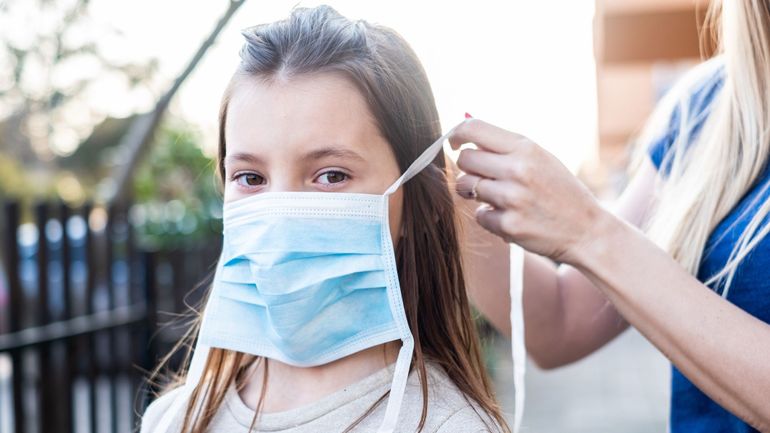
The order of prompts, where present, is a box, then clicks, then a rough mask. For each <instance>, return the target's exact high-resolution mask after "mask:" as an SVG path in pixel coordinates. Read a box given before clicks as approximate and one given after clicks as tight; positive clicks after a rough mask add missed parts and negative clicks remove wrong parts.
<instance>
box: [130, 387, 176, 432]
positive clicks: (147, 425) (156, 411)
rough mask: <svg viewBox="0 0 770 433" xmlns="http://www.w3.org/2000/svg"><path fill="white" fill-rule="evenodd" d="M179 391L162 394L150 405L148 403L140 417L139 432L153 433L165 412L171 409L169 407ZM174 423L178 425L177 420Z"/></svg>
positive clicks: (174, 390)
mask: <svg viewBox="0 0 770 433" xmlns="http://www.w3.org/2000/svg"><path fill="white" fill-rule="evenodd" d="M181 391H182V387H178V388H174V389H173V390H171V391H168V392H166V393H164V394H163V395H161V396H160V397H158V398H156V399H155V400H154V401H153V402H152V403H150V405H149V406H147V409H146V410H145V411H144V414H143V415H142V421H141V429H140V430H139V432H140V433H153V432H154V430H155V427H157V425H158V424H159V423H160V420H161V418H163V415H165V414H166V412H168V411H169V409H171V405H172V404H173V403H174V400H175V399H176V397H177V396H178V395H179V393H180V392H181ZM177 418H178V417H177ZM175 422H176V423H177V424H178V423H179V420H178V419H177V420H175ZM180 427H181V426H180Z"/></svg>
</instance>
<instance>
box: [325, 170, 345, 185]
mask: <svg viewBox="0 0 770 433" xmlns="http://www.w3.org/2000/svg"><path fill="white" fill-rule="evenodd" d="M346 180H348V175H347V174H345V173H343V172H341V171H327V172H326V173H323V174H321V175H320V176H318V182H319V183H322V184H325V185H331V184H335V183H340V182H344V181H346Z"/></svg>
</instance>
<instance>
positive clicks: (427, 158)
mask: <svg viewBox="0 0 770 433" xmlns="http://www.w3.org/2000/svg"><path fill="white" fill-rule="evenodd" d="M455 128H457V126H455V127H454V128H452V129H450V130H449V132H447V133H446V134H444V135H442V136H441V138H439V139H438V140H436V141H434V142H433V144H431V145H430V146H428V148H427V149H425V151H424V152H422V155H420V156H418V157H417V159H415V160H414V162H413V163H412V165H410V166H409V168H407V169H406V171H404V174H402V175H401V177H399V178H398V179H396V181H395V182H393V185H391V186H390V188H388V190H387V191H385V194H384V195H391V194H393V193H394V192H396V191H397V190H398V188H399V187H400V186H401V185H403V184H405V183H406V182H407V181H408V180H409V179H411V178H413V177H414V176H415V175H416V174H417V173H419V172H421V171H422V169H424V168H425V167H427V166H428V165H430V163H431V162H433V160H434V159H436V155H438V153H439V152H440V151H441V148H442V147H443V146H444V140H446V139H447V137H449V134H451V133H452V131H454V130H455Z"/></svg>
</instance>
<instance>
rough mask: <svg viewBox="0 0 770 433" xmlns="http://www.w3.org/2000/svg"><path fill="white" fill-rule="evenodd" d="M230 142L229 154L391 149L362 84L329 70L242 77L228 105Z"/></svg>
mask: <svg viewBox="0 0 770 433" xmlns="http://www.w3.org/2000/svg"><path fill="white" fill-rule="evenodd" d="M225 141H226V143H227V148H228V153H231V152H234V151H243V152H245V151H249V150H251V151H257V152H266V151H270V150H274V149H275V148H276V146H281V147H283V148H284V150H290V149H304V148H307V147H308V146H311V147H312V146H316V145H324V146H329V145H334V146H337V147H351V148H353V149H355V150H356V151H358V152H360V153H363V154H367V153H371V152H373V151H377V150H378V148H381V147H382V146H383V145H384V146H385V147H387V148H388V149H386V151H390V149H389V146H388V145H387V142H386V141H385V140H384V139H383V138H382V137H381V134H380V131H379V128H378V126H377V123H376V121H375V119H374V117H373V116H372V114H371V110H370V109H369V107H368V105H367V103H366V101H365V99H364V97H363V96H362V95H361V93H360V92H359V91H358V89H357V87H356V86H355V85H354V84H353V83H351V82H350V81H349V80H347V79H345V78H344V77H341V76H339V75H336V74H330V73H327V74H308V75H300V76H295V77H292V78H289V79H286V78H280V77H277V78H275V79H269V80H266V79H262V78H260V77H248V78H241V79H239V81H238V82H237V83H235V85H234V86H233V88H232V94H231V95H230V101H229V103H228V109H227V121H226V124H225ZM379 150H380V151H382V150H383V149H379ZM377 153H379V152H377Z"/></svg>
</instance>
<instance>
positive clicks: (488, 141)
mask: <svg viewBox="0 0 770 433" xmlns="http://www.w3.org/2000/svg"><path fill="white" fill-rule="evenodd" d="M449 142H450V144H451V145H452V147H453V148H454V149H457V148H459V147H460V146H461V145H463V144H465V143H474V144H475V145H476V146H477V147H478V149H465V150H463V151H462V152H461V153H460V157H459V159H458V160H457V165H458V166H459V168H460V169H461V170H462V171H464V172H465V173H466V174H465V175H464V176H461V177H460V178H459V179H458V181H457V192H458V194H460V195H461V196H462V197H464V198H467V199H476V200H477V201H479V202H481V203H483V204H482V205H481V206H480V207H479V208H478V209H477V211H476V219H477V221H478V223H479V224H480V225H481V226H483V227H484V228H486V229H487V230H489V231H491V232H492V233H494V234H496V235H498V236H500V237H502V238H503V239H505V240H506V241H508V242H515V243H516V244H519V245H521V246H522V247H524V248H525V249H527V250H529V251H532V252H534V253H537V254H540V255H543V256H546V257H550V258H551V259H553V260H556V261H558V262H565V263H574V261H575V260H577V258H578V256H579V254H578V251H580V249H581V248H582V247H583V246H584V245H586V244H588V243H590V242H591V240H592V239H593V238H594V237H595V236H598V235H599V234H598V233H597V232H598V231H600V230H601V228H602V226H603V225H604V224H605V221H608V220H609V219H608V217H609V218H612V217H611V216H610V215H609V213H608V212H606V211H605V210H604V209H602V208H601V206H600V205H599V204H598V202H597V201H596V199H595V198H594V197H593V195H592V194H591V192H590V191H588V189H587V188H586V187H585V186H584V185H583V184H582V183H581V182H580V181H579V180H578V179H577V178H575V176H573V175H572V173H570V172H569V170H567V168H566V167H564V165H563V164H562V163H561V162H559V160H558V159H556V157H554V156H553V155H551V154H550V153H548V152H547V151H546V150H545V149H543V148H541V147H540V146H538V145H537V144H535V143H534V142H533V141H531V140H529V139H528V138H526V137H523V136H521V135H518V134H515V133H513V132H509V131H506V130H504V129H501V128H498V127H496V126H494V125H491V124H488V123H486V122H483V121H481V120H477V119H468V120H466V121H465V122H464V123H463V124H461V125H459V126H458V127H457V128H456V129H455V130H454V132H453V133H452V134H451V135H450V136H449Z"/></svg>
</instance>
